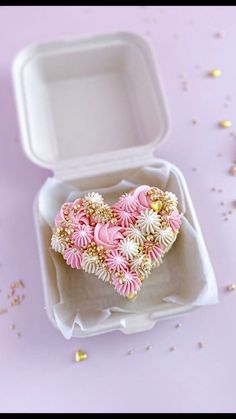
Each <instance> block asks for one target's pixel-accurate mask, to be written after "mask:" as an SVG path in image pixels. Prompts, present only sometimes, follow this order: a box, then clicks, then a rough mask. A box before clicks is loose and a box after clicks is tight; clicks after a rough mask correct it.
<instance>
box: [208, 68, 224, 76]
mask: <svg viewBox="0 0 236 419" xmlns="http://www.w3.org/2000/svg"><path fill="white" fill-rule="evenodd" d="M221 74H222V73H221V70H219V69H218V68H214V69H213V70H211V71H210V72H209V76H211V77H214V78H215V77H220V76H221Z"/></svg>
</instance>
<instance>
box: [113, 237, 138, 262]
mask: <svg viewBox="0 0 236 419" xmlns="http://www.w3.org/2000/svg"><path fill="white" fill-rule="evenodd" d="M118 248H119V250H120V252H121V253H122V255H124V256H126V257H127V259H133V257H134V256H136V255H137V254H138V251H139V246H138V243H136V242H135V241H134V240H132V239H129V238H128V237H127V238H125V239H123V240H121V242H120V243H119V245H118Z"/></svg>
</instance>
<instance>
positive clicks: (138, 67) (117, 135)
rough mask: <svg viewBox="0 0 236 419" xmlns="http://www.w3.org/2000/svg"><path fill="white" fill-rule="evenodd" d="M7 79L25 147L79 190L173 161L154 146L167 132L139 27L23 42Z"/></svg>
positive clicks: (116, 321)
mask: <svg viewBox="0 0 236 419" xmlns="http://www.w3.org/2000/svg"><path fill="white" fill-rule="evenodd" d="M13 79H14V88H15V97H16V104H17V111H18V117H19V123H20V129H21V139H22V144H23V148H24V151H25V153H26V155H27V156H28V158H29V159H30V160H32V161H33V162H34V163H36V164H37V165H39V166H41V167H44V168H47V169H51V170H52V172H53V173H54V176H55V177H56V178H58V179H60V180H63V181H67V182H70V181H72V182H73V181H75V180H76V182H77V185H78V186H79V187H80V188H81V189H82V190H83V189H90V188H91V189H93V190H96V189H97V188H101V187H106V186H108V185H112V184H114V183H115V182H117V181H118V180H120V179H122V175H123V174H124V173H129V172H132V170H134V169H137V168H140V167H143V166H144V165H145V166H146V165H154V166H155V165H157V164H159V163H160V162H162V164H168V165H171V163H169V162H165V161H164V160H160V159H157V158H156V157H155V156H154V149H156V148H157V146H158V144H159V143H160V142H161V141H163V140H164V139H165V137H166V135H167V131H168V128H169V119H168V115H167V109H166V103H165V99H164V94H163V90H162V86H161V82H160V80H159V76H158V73H157V68H156V63H155V58H154V56H153V53H152V51H151V49H150V46H149V45H148V43H147V41H146V40H145V39H143V38H142V37H140V36H139V35H136V34H134V33H127V32H121V33H112V34H102V35H94V36H89V35H86V36H81V37H80V38H79V39H76V40H65V41H64V40H63V41H59V42H50V43H46V44H40V45H33V46H29V47H27V48H25V49H23V50H22V51H20V52H19V54H18V55H17V57H16V58H15V61H14V65H13ZM171 167H172V170H173V171H174V172H175V174H176V176H177V177H178V179H179V182H180V184H181V186H182V190H183V193H184V196H185V201H186V213H187V216H188V218H189V219H190V220H191V223H192V225H194V227H195V229H196V231H197V232H198V234H199V237H200V238H201V241H202V246H201V247H202V248H201V254H199V258H201V260H204V263H205V264H206V266H207V269H208V270H209V269H211V263H210V260H209V257H208V254H207V250H206V247H205V243H204V240H203V238H202V235H201V231H200V228H199V224H198V221H197V218H196V215H195V211H194V209H193V206H192V202H191V198H190V196H189V192H188V189H187V186H186V183H185V180H184V177H183V175H182V174H181V172H180V171H179V170H178V169H177V168H176V167H175V166H174V165H171ZM34 211H35V221H36V227H37V232H38V245H39V252H40V262H41V268H42V269H41V270H42V278H43V284H44V291H45V303H46V309H47V313H48V316H49V318H50V320H51V321H52V322H53V324H54V325H55V326H56V322H55V318H54V316H53V309H52V307H53V305H54V303H55V295H54V293H53V291H52V287H51V283H52V281H53V280H54V279H53V271H52V267H51V262H50V260H49V257H48V247H49V244H50V232H49V231H48V230H47V229H46V227H45V224H44V222H43V220H42V217H41V216H40V212H39V208H38V204H37V200H36V202H35V206H34ZM190 263H191V261H190ZM211 275H213V273H212V272H211ZM192 309H193V307H192V306H191V305H189V304H187V305H178V304H172V303H167V302H165V303H163V305H162V306H158V307H156V310H154V311H153V312H152V313H143V314H141V315H140V314H139V315H137V314H136V315H135V314H134V315H130V314H129V315H128V316H127V315H125V314H124V313H120V314H119V313H118V314H117V313H116V316H114V317H112V316H111V317H110V318H109V319H107V320H105V321H102V322H101V323H99V324H97V325H96V326H94V327H92V328H91V329H90V330H87V331H86V332H83V331H81V330H80V328H79V327H75V329H74V334H73V335H74V336H90V335H95V334H99V333H104V332H108V331H113V330H121V331H123V332H125V333H133V332H139V331H143V330H148V329H150V328H152V327H153V326H154V324H155V323H156V322H157V320H159V319H162V318H167V317H169V316H177V315H179V314H181V313H184V312H187V311H189V310H192Z"/></svg>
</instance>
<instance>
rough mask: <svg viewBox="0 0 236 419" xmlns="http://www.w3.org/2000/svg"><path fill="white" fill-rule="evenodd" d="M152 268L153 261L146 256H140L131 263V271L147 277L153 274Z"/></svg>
mask: <svg viewBox="0 0 236 419" xmlns="http://www.w3.org/2000/svg"><path fill="white" fill-rule="evenodd" d="M151 268H152V261H151V258H149V257H148V256H146V255H140V256H138V257H136V258H134V259H133V260H132V262H131V269H132V271H135V272H136V273H137V274H141V275H144V276H145V277H146V276H148V275H149V274H150V272H151Z"/></svg>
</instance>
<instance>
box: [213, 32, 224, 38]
mask: <svg viewBox="0 0 236 419" xmlns="http://www.w3.org/2000/svg"><path fill="white" fill-rule="evenodd" d="M214 37H215V38H218V39H222V38H224V37H225V33H224V32H223V31H218V32H215V34H214Z"/></svg>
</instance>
